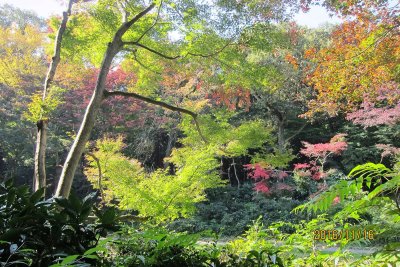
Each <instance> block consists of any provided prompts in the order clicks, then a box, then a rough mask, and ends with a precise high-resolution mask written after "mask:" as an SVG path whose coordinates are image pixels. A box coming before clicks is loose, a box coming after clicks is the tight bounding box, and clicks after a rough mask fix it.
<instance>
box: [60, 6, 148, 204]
mask: <svg viewBox="0 0 400 267" xmlns="http://www.w3.org/2000/svg"><path fill="white" fill-rule="evenodd" d="M154 6H155V4H154V3H153V4H151V5H150V6H149V7H147V8H146V9H145V10H143V11H142V12H140V13H139V14H138V15H136V16H135V17H134V18H133V19H131V20H129V21H127V22H125V23H124V24H122V26H121V27H120V28H119V29H118V31H117V32H116V33H115V35H114V38H113V40H112V42H111V43H109V44H108V47H107V50H106V53H105V55H104V58H103V62H102V64H101V69H100V73H99V75H98V77H97V82H96V87H95V89H94V92H93V95H92V98H91V100H90V103H89V105H88V106H87V108H86V112H85V115H84V118H83V121H82V123H81V126H80V129H79V132H78V135H77V136H76V138H75V140H74V143H73V145H72V147H71V149H70V151H69V153H68V156H67V159H66V160H65V163H64V167H63V170H62V173H61V177H60V180H59V182H58V186H57V190H56V193H55V196H56V197H60V196H62V197H68V196H69V193H70V191H71V186H72V182H73V179H74V175H75V171H76V168H77V166H78V164H79V161H80V159H81V156H82V153H83V152H84V149H85V144H86V142H87V141H88V140H89V138H90V134H91V132H92V130H93V126H94V123H95V120H96V116H97V114H98V112H99V109H100V106H101V102H102V100H103V99H104V97H105V95H104V93H105V84H106V79H107V75H108V72H109V70H110V67H111V63H112V61H113V59H114V57H115V55H116V54H117V53H118V52H119V51H120V50H121V48H122V47H123V42H122V36H123V35H124V34H125V32H126V31H127V30H128V29H129V28H130V27H131V26H132V25H133V24H134V23H135V22H136V21H138V20H139V19H140V18H141V17H143V16H144V15H146V14H147V13H148V12H150V10H152V9H153V8H154Z"/></svg>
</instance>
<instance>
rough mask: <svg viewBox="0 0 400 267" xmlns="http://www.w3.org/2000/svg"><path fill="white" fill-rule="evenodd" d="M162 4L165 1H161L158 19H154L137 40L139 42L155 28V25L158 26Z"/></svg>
mask: <svg viewBox="0 0 400 267" xmlns="http://www.w3.org/2000/svg"><path fill="white" fill-rule="evenodd" d="M162 4H163V1H161V3H160V6H159V8H158V11H157V16H156V19H155V20H154V22H153V24H152V25H151V26H150V27H149V28H148V29H147V30H146V31H145V32H144V33H143V34H142V35H141V36H140V37H139V38H138V39H137V40H136V42H137V43H138V42H140V41H141V40H142V39H143V37H145V36H146V34H148V33H149V31H151V30H152V29H153V28H154V26H156V24H157V23H158V19H159V18H160V12H161V7H162Z"/></svg>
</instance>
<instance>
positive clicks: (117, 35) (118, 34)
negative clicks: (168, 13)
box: [114, 3, 155, 43]
mask: <svg viewBox="0 0 400 267" xmlns="http://www.w3.org/2000/svg"><path fill="white" fill-rule="evenodd" d="M154 7H155V3H152V4H151V5H149V6H148V7H147V8H146V9H144V10H143V11H141V12H140V13H138V14H137V15H136V16H135V17H133V18H132V19H131V20H129V21H127V22H125V23H124V24H123V25H122V26H121V27H120V28H119V29H118V31H117V32H116V33H115V36H114V40H115V39H117V40H119V41H120V42H121V43H122V40H121V38H122V35H124V33H125V32H126V31H127V30H129V28H130V27H132V25H133V24H135V23H136V22H137V21H138V20H139V19H141V18H142V17H143V16H145V15H146V14H147V13H149V12H150V11H151V10H152V9H153V8H154Z"/></svg>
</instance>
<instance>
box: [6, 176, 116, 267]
mask: <svg viewBox="0 0 400 267" xmlns="http://www.w3.org/2000/svg"><path fill="white" fill-rule="evenodd" d="M43 191H44V189H41V190H39V191H37V192H35V193H33V194H31V193H30V192H29V188H28V187H27V186H20V187H14V186H13V184H12V181H11V180H9V181H7V182H6V183H5V184H1V185H0V203H2V206H1V207H0V265H1V266H10V265H16V264H17V265H21V266H23V265H27V266H28V265H29V266H50V265H51V264H52V263H57V262H58V261H61V259H63V258H66V257H68V256H70V257H69V259H72V260H71V262H72V261H76V260H77V259H78V258H79V259H80V261H83V262H86V263H88V264H90V265H96V262H97V256H96V255H95V249H94V250H93V248H96V246H97V245H98V242H99V239H100V237H102V236H105V235H106V234H107V231H108V230H116V227H115V224H114V221H115V219H116V217H117V216H116V213H115V210H113V209H108V210H105V211H100V210H96V212H95V214H96V217H95V220H96V222H89V215H90V214H91V213H92V211H93V203H94V195H89V196H87V197H86V198H84V199H83V200H80V199H79V198H78V197H77V196H76V195H74V194H72V195H71V196H70V198H69V199H62V198H60V199H48V200H43V199H42V195H43ZM90 249H92V250H90ZM85 253H86V255H85V257H78V256H79V255H84V254H85ZM71 256H72V257H71ZM73 258H74V259H73Z"/></svg>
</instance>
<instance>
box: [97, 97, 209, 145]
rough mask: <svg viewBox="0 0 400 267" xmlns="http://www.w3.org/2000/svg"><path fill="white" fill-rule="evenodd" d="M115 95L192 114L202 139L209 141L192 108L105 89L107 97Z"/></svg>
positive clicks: (205, 141)
mask: <svg viewBox="0 0 400 267" xmlns="http://www.w3.org/2000/svg"><path fill="white" fill-rule="evenodd" d="M115 95H117V96H124V97H133V98H136V99H139V100H142V101H144V102H147V103H150V104H153V105H157V106H160V107H163V108H166V109H169V110H172V111H176V112H180V113H185V114H188V115H190V116H191V117H192V118H193V121H194V123H195V125H196V129H197V131H198V132H199V135H200V137H201V139H202V140H203V142H204V143H208V141H207V139H206V138H205V137H204V135H203V133H202V132H201V129H200V125H199V122H198V121H197V114H196V113H194V112H193V111H190V110H187V109H184V108H180V107H176V106H172V105H170V104H167V103H165V102H162V101H157V100H154V99H151V98H148V97H145V96H142V95H139V94H136V93H129V92H121V91H112V92H109V91H104V97H106V98H107V97H110V96H115Z"/></svg>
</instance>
